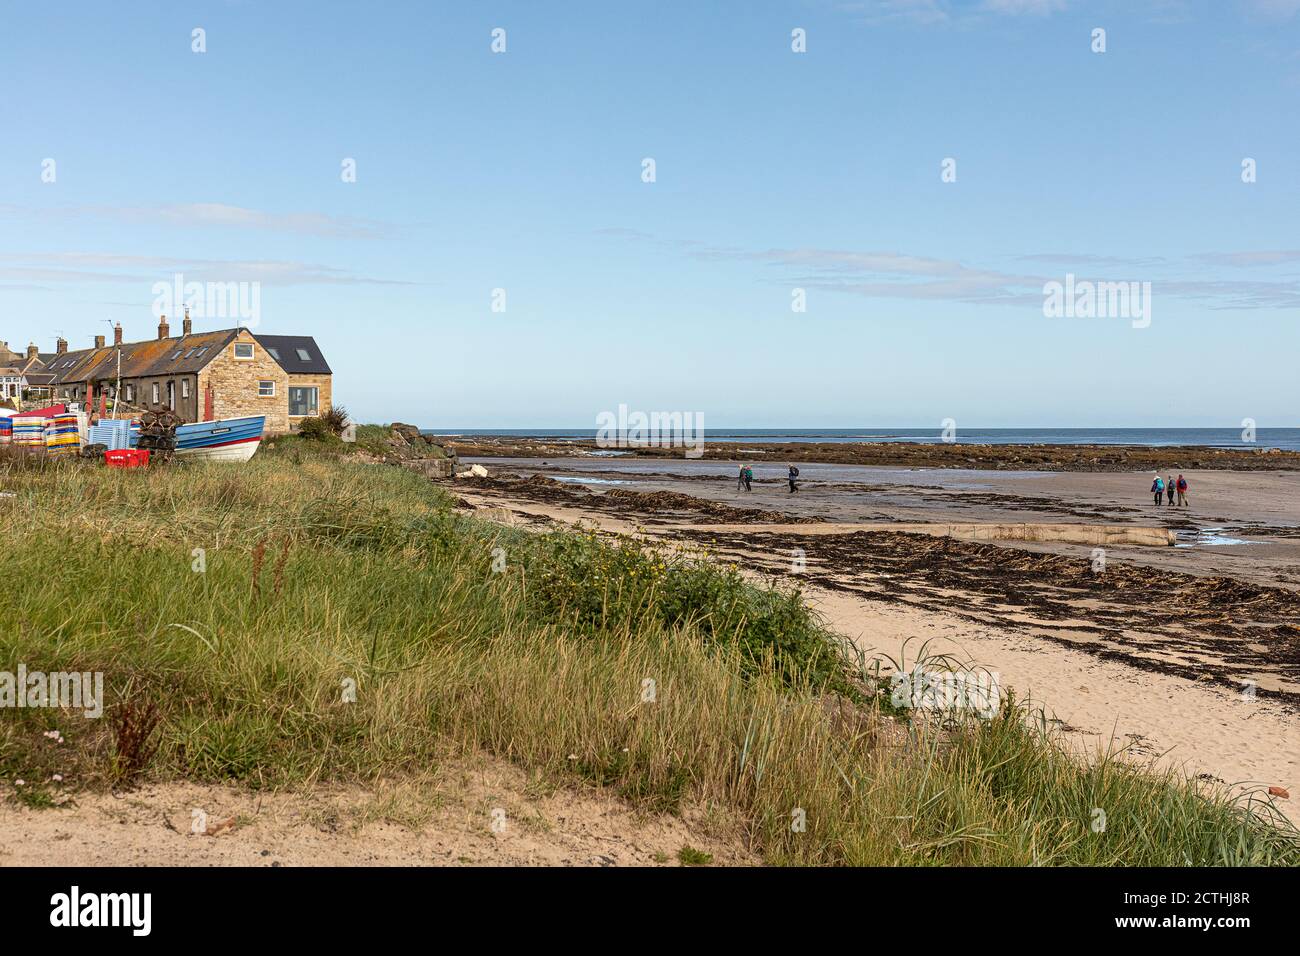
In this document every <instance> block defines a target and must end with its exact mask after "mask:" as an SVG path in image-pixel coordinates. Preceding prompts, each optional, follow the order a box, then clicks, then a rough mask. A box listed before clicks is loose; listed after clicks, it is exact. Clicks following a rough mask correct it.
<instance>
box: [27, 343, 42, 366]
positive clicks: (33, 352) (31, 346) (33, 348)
mask: <svg viewBox="0 0 1300 956" xmlns="http://www.w3.org/2000/svg"><path fill="white" fill-rule="evenodd" d="M40 354H41V350H40V348H39V347H38V346H37V345H36V343H35V342H29V343H28V344H27V361H29V362H30V361H31V360H32V359H34V358H36V356H38V355H40Z"/></svg>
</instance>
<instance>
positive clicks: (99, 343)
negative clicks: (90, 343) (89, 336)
mask: <svg viewBox="0 0 1300 956" xmlns="http://www.w3.org/2000/svg"><path fill="white" fill-rule="evenodd" d="M103 347H104V337H103V336H102V335H96V336H95V348H97V349H102V348H103Z"/></svg>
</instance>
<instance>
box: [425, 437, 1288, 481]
mask: <svg viewBox="0 0 1300 956" xmlns="http://www.w3.org/2000/svg"><path fill="white" fill-rule="evenodd" d="M438 440H439V441H442V442H443V443H444V444H445V446H446V447H447V449H448V450H449V451H451V452H453V453H454V454H456V455H459V456H460V457H462V458H543V459H547V458H573V457H577V458H595V457H612V458H620V457H621V458H628V457H635V458H667V459H673V458H678V459H679V458H682V457H683V454H682V449H681V448H629V449H618V450H616V451H613V453H611V450H609V449H603V448H600V447H598V446H597V444H596V442H595V440H594V439H576V438H575V439H564V438H554V439H540V438H520V437H514V436H496V435H492V436H473V435H471V436H466V437H463V438H462V437H456V438H439V439H438ZM701 457H702V458H703V459H704V460H708V461H753V462H778V463H785V462H795V463H799V464H803V463H807V462H816V463H822V464H846V465H881V466H900V467H908V468H968V469H983V470H990V471H1081V472H1131V471H1160V472H1161V473H1162V474H1163V473H1164V472H1167V471H1180V470H1188V469H1219V470H1223V471H1300V452H1294V451H1283V450H1281V449H1277V448H1247V447H1243V448H1240V449H1237V448H1209V447H1206V446H1201V445H1179V446H1169V447H1147V446H1142V445H988V444H959V443H953V444H945V443H920V442H708V443H707V444H706V445H705V447H704V453H703V455H702V456H701Z"/></svg>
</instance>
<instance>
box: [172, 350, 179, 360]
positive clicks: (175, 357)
mask: <svg viewBox="0 0 1300 956" xmlns="http://www.w3.org/2000/svg"><path fill="white" fill-rule="evenodd" d="M180 357H181V350H180V349H177V350H176V351H175V352H173V353H172V361H173V362H175V361H176V360H177V359H178V358H180Z"/></svg>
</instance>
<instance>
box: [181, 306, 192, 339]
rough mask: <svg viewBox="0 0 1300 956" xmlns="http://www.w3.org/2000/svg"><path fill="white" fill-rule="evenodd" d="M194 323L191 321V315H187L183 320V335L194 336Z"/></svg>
mask: <svg viewBox="0 0 1300 956" xmlns="http://www.w3.org/2000/svg"><path fill="white" fill-rule="evenodd" d="M193 334H194V323H193V322H191V321H190V314H189V313H188V312H186V313H185V318H184V319H183V320H181V335H193Z"/></svg>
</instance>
